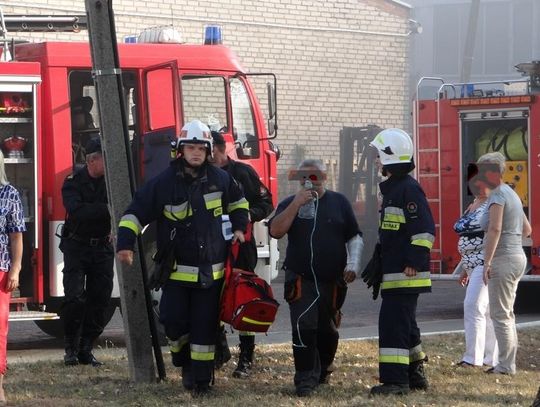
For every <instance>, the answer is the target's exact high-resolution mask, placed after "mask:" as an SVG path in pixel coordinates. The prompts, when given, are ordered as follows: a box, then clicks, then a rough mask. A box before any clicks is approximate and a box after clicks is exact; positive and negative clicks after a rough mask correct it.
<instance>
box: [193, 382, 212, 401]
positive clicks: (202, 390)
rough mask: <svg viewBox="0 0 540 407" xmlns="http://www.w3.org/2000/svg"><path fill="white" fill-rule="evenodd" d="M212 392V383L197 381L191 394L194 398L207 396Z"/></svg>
mask: <svg viewBox="0 0 540 407" xmlns="http://www.w3.org/2000/svg"><path fill="white" fill-rule="evenodd" d="M209 393H210V383H195V385H194V387H193V390H192V391H191V396H192V397H194V398H199V397H205V396H208V395H209Z"/></svg>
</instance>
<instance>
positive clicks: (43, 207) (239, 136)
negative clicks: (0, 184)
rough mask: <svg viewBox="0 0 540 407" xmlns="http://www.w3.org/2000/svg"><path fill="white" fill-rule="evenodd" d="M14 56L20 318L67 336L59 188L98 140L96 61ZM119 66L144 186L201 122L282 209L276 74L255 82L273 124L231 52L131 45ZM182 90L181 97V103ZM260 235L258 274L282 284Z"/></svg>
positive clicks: (5, 125) (2, 85) (4, 131)
mask: <svg viewBox="0 0 540 407" xmlns="http://www.w3.org/2000/svg"><path fill="white" fill-rule="evenodd" d="M84 18H85V17H84V16H80V20H78V21H79V22H78V25H77V27H76V28H77V29H80V28H81V21H82V20H83V19H84ZM57 21H58V20H55V22H54V24H56V26H57V27H58V25H59V24H61V23H58V22H57ZM31 23H32V22H27V23H26V25H25V26H24V27H26V29H29V24H31ZM51 24H52V23H51ZM69 24H71V25H73V24H72V23H69ZM69 24H68V25H69ZM45 27H46V29H47V28H48V29H50V26H48V25H47V24H45ZM62 28H64V31H66V30H67V29H66V27H59V29H60V30H61V29H62ZM148 37H149V36H146V38H148ZM155 38H160V36H159V35H157V36H155ZM8 48H10V49H9V51H10V53H11V55H12V58H13V60H12V61H10V62H0V145H1V147H2V149H3V151H4V154H5V157H6V159H5V163H6V171H7V175H8V179H9V180H10V182H11V183H12V184H14V185H15V186H16V187H17V188H18V189H19V190H20V191H21V196H22V201H23V206H24V209H25V216H26V224H27V230H28V231H27V232H26V233H25V234H24V258H23V269H22V272H21V284H20V293H18V294H19V295H18V296H15V297H14V298H13V299H12V310H13V311H14V312H12V313H11V314H10V319H11V320H21V319H23V320H29V319H30V320H36V323H37V324H38V325H39V326H40V328H41V329H42V330H44V331H45V332H47V333H50V334H53V335H60V334H61V329H60V324H59V321H57V320H51V319H55V318H57V315H56V311H58V309H59V307H60V304H61V301H62V297H63V287H62V268H63V257H62V254H61V252H60V251H59V249H58V244H59V238H58V237H57V236H56V232H57V229H58V228H59V226H60V225H61V224H62V223H63V221H64V218H65V211H64V208H63V204H62V196H61V187H62V183H63V181H64V178H65V177H66V176H67V175H69V174H70V173H71V172H72V171H73V169H74V168H75V167H77V166H78V165H82V164H83V163H84V145H85V143H86V141H87V140H88V138H89V137H91V136H92V135H93V134H96V132H97V131H98V130H99V116H98V115H97V103H95V102H96V97H95V95H96V92H95V88H94V81H93V78H92V63H91V59H90V50H89V45H88V43H83V42H43V43H18V44H16V45H14V46H11V47H9V43H6V44H5V46H4V56H5V55H6V52H7V50H8ZM119 55H120V65H121V69H122V81H123V86H124V98H125V105H126V108H127V109H128V112H127V113H128V116H129V120H130V121H129V130H130V139H131V141H132V142H131V147H132V153H133V154H132V156H133V157H134V161H135V163H134V164H135V168H136V169H137V170H136V171H137V177H138V179H137V181H138V183H142V182H144V180H146V179H148V178H150V177H152V176H154V175H155V174H157V173H158V172H160V171H161V170H162V169H163V168H165V166H167V165H168V162H169V159H170V146H171V144H170V141H171V139H174V138H175V137H176V136H177V134H176V131H175V129H177V128H181V126H182V124H183V123H185V122H187V121H190V120H193V119H199V120H201V121H203V122H204V123H207V124H208V125H209V127H210V128H211V129H212V130H217V131H220V132H222V133H223V134H224V137H225V139H226V140H227V142H228V154H229V155H230V156H231V157H233V158H235V159H239V160H242V161H245V162H247V163H249V164H251V165H252V166H253V167H254V168H255V170H256V171H257V173H258V174H259V175H260V178H261V180H262V181H263V182H264V183H265V185H267V186H268V187H269V189H270V190H271V192H272V194H273V196H274V199H276V198H277V176H276V162H277V159H278V158H279V150H278V149H277V147H275V146H274V145H273V144H272V142H271V141H270V137H272V138H273V137H275V129H277V124H276V109H275V106H276V105H275V103H276V98H275V86H276V84H275V76H274V75H272V74H253V75H258V77H259V76H262V75H267V78H270V80H269V82H268V83H267V91H268V95H267V98H268V102H269V103H268V108H269V111H268V113H267V114H263V112H262V110H261V106H260V104H259V100H258V99H257V96H256V95H255V91H254V86H253V83H254V81H253V80H252V81H250V80H248V76H249V75H250V74H247V73H246V72H245V70H244V69H243V68H242V66H241V65H240V63H239V61H238V58H237V57H236V55H235V54H234V53H233V52H232V51H231V50H230V49H229V48H227V47H225V46H222V45H185V44H156V43H134V44H131V43H129V44H120V45H119ZM257 80H258V79H257ZM259 82H260V80H259ZM173 89H180V98H177V97H175V94H174V91H173ZM176 100H180V106H176V105H175V103H177V102H175V101H176ZM178 111H179V112H181V114H180V117H179V118H178V117H177V116H178V114H177V112H178ZM255 236H256V239H257V243H258V248H259V265H258V273H259V274H260V275H261V276H263V277H264V278H266V279H267V280H268V281H270V280H271V279H272V278H274V277H275V276H276V275H277V258H278V253H277V245H276V242H275V241H273V240H271V239H270V238H269V237H268V233H267V230H266V227H265V226H264V224H263V223H261V224H259V225H256V227H255ZM147 240H151V239H147ZM113 296H114V298H115V300H114V301H113V304H112V305H111V307H110V310H109V311H110V312H109V315H110V316H112V314H113V312H114V310H115V308H116V307H117V306H118V304H119V290H118V287H117V286H116V287H115V290H114V292H113ZM31 311H34V312H31ZM44 311H45V312H44Z"/></svg>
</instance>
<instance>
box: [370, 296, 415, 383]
mask: <svg viewBox="0 0 540 407" xmlns="http://www.w3.org/2000/svg"><path fill="white" fill-rule="evenodd" d="M417 302H418V294H386V295H384V296H383V299H382V304H381V310H380V313H379V375H380V381H381V383H387V384H390V383H399V384H409V373H408V370H409V363H410V362H413V361H416V360H417V359H418V360H419V359H420V355H423V352H422V351H421V348H420V345H421V340H420V329H419V328H418V325H417V324H416V304H417Z"/></svg>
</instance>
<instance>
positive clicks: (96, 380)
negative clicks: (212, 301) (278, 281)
mask: <svg viewBox="0 0 540 407" xmlns="http://www.w3.org/2000/svg"><path fill="white" fill-rule="evenodd" d="M519 338H520V346H521V347H520V351H519V355H518V357H519V360H518V369H519V371H518V373H517V374H516V375H515V376H501V375H487V374H484V373H483V371H482V370H481V369H474V368H459V367H456V366H455V365H454V363H455V362H457V361H459V358H460V356H461V353H462V351H463V335H459V334H452V335H441V336H433V337H428V338H425V339H424V346H425V349H426V350H427V353H428V354H429V357H430V361H429V363H428V365H427V374H428V376H429V380H430V383H431V389H430V390H429V391H428V392H416V393H411V394H409V395H408V396H403V397H379V398H375V399H371V398H369V397H368V392H369V388H370V387H371V386H373V385H375V384H376V383H377V381H378V380H377V375H378V367H377V356H376V355H377V343H376V342H375V341H344V342H341V343H340V347H339V350H338V355H337V358H336V364H337V365H338V366H339V369H338V370H337V371H336V372H335V373H334V375H333V376H332V380H331V384H330V385H324V386H321V387H320V388H319V389H318V390H317V391H316V393H315V394H314V396H313V397H310V398H306V399H304V398H302V399H300V398H297V397H296V396H295V395H294V388H293V386H292V377H293V373H294V368H293V362H292V351H291V348H290V345H273V346H272V345H265V346H259V347H258V348H257V351H256V366H255V367H254V370H253V375H252V377H251V378H250V379H247V380H240V379H233V378H231V373H232V370H233V368H234V364H233V363H232V361H231V362H229V364H228V365H227V366H225V367H224V368H223V369H222V370H220V371H218V372H217V374H216V385H215V387H214V389H213V392H212V393H213V394H212V395H211V396H209V397H205V398H202V399H192V398H191V396H190V395H189V393H187V392H185V391H184V390H183V389H182V385H181V380H180V377H179V374H178V370H177V369H175V368H173V367H172V365H170V363H169V361H168V357H167V355H165V357H166V360H167V373H168V379H167V381H166V382H164V383H158V384H144V385H135V384H133V383H130V382H129V380H128V378H127V360H126V358H125V356H120V354H118V355H117V356H104V358H105V359H104V361H105V362H106V366H104V367H102V368H99V369H95V368H91V367H88V366H77V367H73V368H66V367H64V366H63V365H62V363H61V362H60V361H58V362H37V363H33V364H15V365H13V366H11V368H10V370H9V372H8V374H7V376H6V384H5V387H6V392H7V394H8V397H9V399H10V405H16V406H39V407H48V406H55V407H56V406H59V407H63V406H141V407H142V406H144V407H151V406H220V407H225V406H255V407H263V406H529V405H530V404H531V403H532V400H533V398H534V395H535V394H536V391H537V388H538V385H539V384H540V366H539V365H538V364H539V363H540V329H539V328H527V329H525V330H521V331H520V332H519Z"/></svg>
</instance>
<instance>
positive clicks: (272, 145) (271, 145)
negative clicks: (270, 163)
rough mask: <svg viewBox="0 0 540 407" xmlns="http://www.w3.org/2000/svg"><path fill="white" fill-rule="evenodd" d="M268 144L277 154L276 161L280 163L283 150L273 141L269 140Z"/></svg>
mask: <svg viewBox="0 0 540 407" xmlns="http://www.w3.org/2000/svg"><path fill="white" fill-rule="evenodd" d="M268 144H269V145H270V149H271V150H272V151H273V152H274V153H275V154H276V161H279V159H280V158H281V150H280V148H279V146H278V145H277V144H274V143H273V142H272V141H271V140H268Z"/></svg>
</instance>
